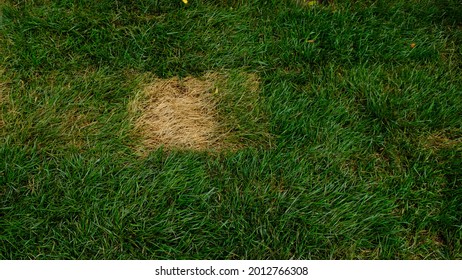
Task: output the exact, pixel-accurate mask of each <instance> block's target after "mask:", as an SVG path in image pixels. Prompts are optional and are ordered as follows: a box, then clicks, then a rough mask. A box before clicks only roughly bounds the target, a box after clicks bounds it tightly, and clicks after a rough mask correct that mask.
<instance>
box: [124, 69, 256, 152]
mask: <svg viewBox="0 0 462 280" xmlns="http://www.w3.org/2000/svg"><path fill="white" fill-rule="evenodd" d="M243 77H245V78H244V79H243V80H244V81H243V82H242V84H241V85H240V87H241V88H239V89H237V88H234V89H233V88H229V87H228V86H227V76H226V75H220V74H216V73H208V74H206V75H204V76H203V77H201V78H195V77H186V78H184V79H181V80H180V79H179V78H177V77H174V78H170V79H155V80H154V81H153V82H151V83H148V84H147V85H146V86H144V88H143V89H142V90H141V91H140V93H139V94H138V95H137V96H136V97H135V99H134V100H132V102H130V104H129V112H130V114H131V115H132V117H133V125H134V132H135V134H136V135H137V136H139V137H140V139H141V143H142V145H141V147H136V148H135V149H136V150H137V151H138V152H139V153H141V154H146V152H149V151H151V150H155V149H157V148H159V147H164V148H165V149H167V150H171V149H187V150H198V151H210V150H215V151H217V150H223V149H227V150H235V149H237V148H240V146H241V143H237V142H238V141H235V139H233V137H232V136H233V132H232V130H233V129H234V128H233V126H234V127H235V126H237V125H238V124H237V121H235V118H236V116H234V115H233V113H224V112H222V111H223V110H220V109H219V107H220V106H221V107H223V105H224V104H229V103H230V102H233V100H230V99H229V98H228V97H229V96H230V94H231V95H232V96H234V99H236V98H239V100H234V101H235V102H234V103H232V104H229V106H233V105H236V106H238V104H237V103H238V102H243V103H251V102H252V101H254V99H251V98H250V99H249V97H248V96H252V95H253V96H255V95H258V91H259V86H260V81H259V79H258V77H257V75H255V74H243ZM233 91H234V92H233ZM238 91H239V92H238ZM245 93H247V94H245ZM246 98H247V99H249V100H248V101H247V100H246ZM220 104H221V105H220ZM250 105H251V104H249V106H250ZM229 106H228V108H230V107H229ZM221 107H220V108H221ZM235 138H236V137H235Z"/></svg>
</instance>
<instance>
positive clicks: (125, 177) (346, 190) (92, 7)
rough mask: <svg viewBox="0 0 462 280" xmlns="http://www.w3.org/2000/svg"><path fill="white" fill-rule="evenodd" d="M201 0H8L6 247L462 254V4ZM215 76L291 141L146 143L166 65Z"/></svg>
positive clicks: (0, 145)
mask: <svg viewBox="0 0 462 280" xmlns="http://www.w3.org/2000/svg"><path fill="white" fill-rule="evenodd" d="M189 2H190V4H189V5H187V6H185V5H184V4H183V3H182V2H181V1H180V0H178V1H173V0H172V1H170V0H168V1H167V0H165V1H162V0H144V1H109V0H108V1H85V0H82V1H65V0H63V1H46V0H43V1H11V0H7V1H3V2H2V4H0V73H1V77H0V93H1V98H0V100H1V103H0V106H1V114H2V115H1V119H0V201H1V203H0V258H1V259H460V258H462V244H461V240H462V79H461V76H462V75H461V74H462V6H461V5H460V3H459V1H457V0H420V1H419V0H415V1H404V0H379V1H340V0H338V1H333V2H334V5H330V6H315V7H313V8H307V7H303V6H297V5H295V4H294V1H288V0H287V1H250V0H249V1H237V0H234V1H232V0H228V1H225V0H222V1H205V0H197V1H195V0H189ZM411 44H415V47H414V48H412V47H411ZM210 71H217V72H229V73H234V72H235V71H237V72H248V73H254V74H256V75H258V76H259V77H260V81H261V85H260V95H259V97H258V98H255V103H257V104H255V107H253V108H247V107H245V108H244V107H243V108H239V106H241V105H240V104H241V103H239V100H236V108H233V109H230V111H233V112H247V111H251V110H253V109H255V110H258V112H259V115H262V114H263V115H265V117H264V118H261V120H264V121H265V122H267V124H256V125H254V124H253V123H252V121H251V120H249V125H247V126H245V125H243V126H244V127H245V128H246V129H247V128H248V129H249V131H252V129H255V131H254V134H253V135H252V133H248V135H244V136H242V137H243V143H248V142H249V141H248V140H250V141H253V142H255V143H258V138H259V137H261V135H263V134H262V131H259V127H260V126H261V127H265V129H267V130H268V131H267V132H265V133H266V134H269V135H271V144H270V145H261V146H258V145H248V146H247V147H243V148H242V149H240V150H236V151H229V152H226V151H223V152H211V153H205V152H194V151H166V150H163V149H159V150H157V151H154V152H152V153H150V154H149V155H148V156H147V157H145V158H140V157H139V156H137V155H136V153H135V152H134V150H133V149H132V147H133V145H134V143H137V141H138V139H134V138H133V136H132V134H131V133H130V131H131V128H132V126H133V124H132V123H131V122H130V117H129V112H128V109H127V108H128V104H129V102H130V100H132V99H133V98H134V96H135V95H136V93H137V92H138V91H139V89H140V87H141V86H142V85H143V82H144V79H145V77H146V75H155V76H158V77H166V78H168V77H173V76H180V77H185V76H188V75H193V76H201V75H203V74H204V73H206V72H210ZM231 76H232V75H231ZM241 80H242V79H241ZM241 80H239V79H238V78H235V79H234V80H233V79H231V80H230V83H231V84H232V83H234V84H235V87H234V88H236V89H239V88H240V83H241V82H242V81H241ZM231 88H233V87H231ZM229 98H230V100H233V99H232V98H231V97H229ZM252 98H253V97H252ZM246 106H248V104H247V105H246ZM242 116H244V115H242ZM242 116H241V119H242V118H243V117H242ZM249 116H250V114H249ZM244 138H245V139H244ZM246 141H247V142H246ZM244 146H245V145H244Z"/></svg>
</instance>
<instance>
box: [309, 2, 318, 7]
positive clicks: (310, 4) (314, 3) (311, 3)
mask: <svg viewBox="0 0 462 280" xmlns="http://www.w3.org/2000/svg"><path fill="white" fill-rule="evenodd" d="M307 4H308V6H313V5H316V4H318V1H308V3H307Z"/></svg>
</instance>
